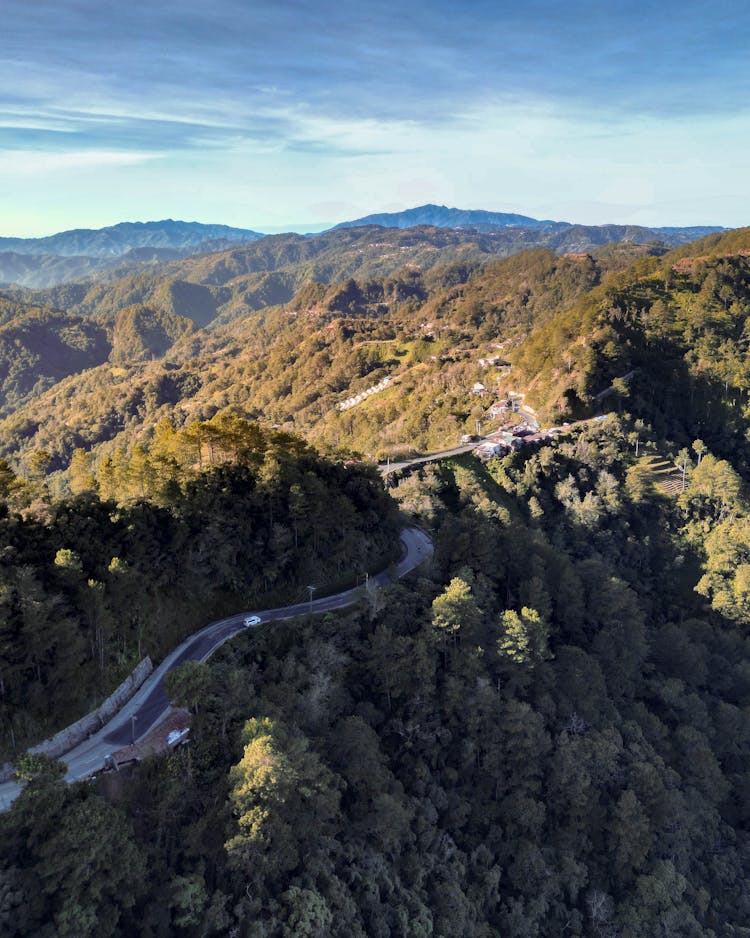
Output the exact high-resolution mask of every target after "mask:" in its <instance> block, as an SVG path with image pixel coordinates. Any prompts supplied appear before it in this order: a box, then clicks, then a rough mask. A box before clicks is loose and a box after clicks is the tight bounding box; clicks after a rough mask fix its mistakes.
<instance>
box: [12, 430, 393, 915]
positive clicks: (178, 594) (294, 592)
mask: <svg viewBox="0 0 750 938" xmlns="http://www.w3.org/2000/svg"><path fill="white" fill-rule="evenodd" d="M46 468H47V466H46V463H45V460H44V459H43V458H40V459H38V460H35V461H34V462H33V464H32V465H31V467H30V472H29V477H28V479H26V480H24V479H20V478H17V477H16V476H14V474H13V473H12V472H11V471H10V469H9V468H8V466H7V464H5V463H3V464H2V467H0V473H1V474H0V497H1V498H2V501H1V502H0V555H1V559H0V648H1V649H2V658H0V761H3V760H2V757H3V756H6V757H7V756H8V755H9V754H10V753H11V752H13V751H15V752H19V751H21V750H22V749H23V747H24V745H29V744H30V743H32V742H35V741H37V740H39V739H40V738H42V737H43V736H44V735H45V734H47V733H49V731H51V730H53V729H58V728H60V727H61V726H64V725H65V724H66V723H68V722H72V721H73V720H74V719H77V718H78V717H79V716H81V715H83V714H84V713H86V712H87V711H88V710H89V709H91V708H92V707H93V706H94V704H95V703H96V702H97V701H98V700H101V699H103V698H104V697H105V696H106V694H107V693H109V691H111V690H112V689H113V688H114V687H115V686H116V685H117V684H118V683H119V682H120V681H121V680H122V679H123V678H124V677H125V676H126V675H127V674H128V673H129V672H130V671H131V670H132V668H133V667H134V666H135V664H137V662H138V661H139V660H141V658H143V657H144V656H145V655H147V654H150V655H151V656H152V657H153V658H154V660H159V659H161V658H162V657H163V656H164V655H165V654H166V653H167V652H168V651H170V650H171V649H172V648H173V647H175V646H176V645H177V644H178V643H179V642H180V641H181V640H182V639H183V638H184V637H185V636H186V635H188V634H190V633H191V632H193V631H195V630H196V629H197V628H199V627H200V626H202V625H204V624H205V623H206V621H208V620H209V619H211V618H216V617H217V616H219V615H221V614H224V613H229V612H235V611H236V610H237V609H242V608H249V607H252V606H256V607H263V606H271V605H274V604H278V603H281V602H282V601H283V600H287V601H294V600H295V599H296V598H297V597H298V596H299V595H300V594H301V593H304V595H307V593H306V590H305V587H306V585H307V584H308V583H309V582H311V581H312V582H315V583H316V584H317V585H319V586H320V588H321V589H324V588H325V587H326V586H328V587H333V586H336V585H338V584H340V583H342V582H348V581H349V579H350V578H353V577H354V576H355V575H356V574H359V573H362V572H363V571H365V570H367V569H376V568H378V567H382V566H385V565H386V564H387V562H388V560H389V559H390V558H391V556H392V555H393V552H394V551H395V550H396V547H397V541H398V533H397V532H398V523H397V518H396V513H395V508H394V506H393V503H392V502H391V501H390V500H389V499H388V498H387V497H386V495H385V493H384V492H383V490H382V487H381V485H380V482H379V480H378V479H377V477H376V476H375V474H374V473H373V472H372V471H371V470H368V469H367V468H363V467H362V468H356V467H350V468H345V467H344V466H342V465H341V464H340V463H331V462H326V461H324V460H322V459H321V458H320V457H319V456H318V454H317V453H316V452H315V451H314V450H313V449H311V448H310V447H308V446H307V445H306V444H305V443H304V442H303V441H302V440H300V439H298V438H295V437H291V436H289V435H288V434H284V433H279V432H274V431H267V430H262V429H261V428H260V427H258V426H257V425H253V424H248V423H247V422H246V421H243V420H241V419H239V418H237V417H232V416H231V415H229V414H225V415H223V416H222V417H220V418H217V419H215V420H213V421H211V422H208V423H200V422H193V423H191V424H190V426H189V427H188V428H186V429H185V430H182V431H177V432H176V431H174V430H173V429H172V428H171V426H169V425H166V424H165V425H162V426H160V428H159V432H158V434H157V436H156V437H155V438H154V440H153V441H152V443H151V445H150V446H149V447H148V448H147V449H146V448H144V447H142V446H136V447H134V448H133V449H132V450H130V451H129V452H128V453H121V454H120V455H119V456H118V458H117V459H116V460H113V459H108V460H104V461H103V462H102V464H101V465H100V466H99V468H98V471H93V469H92V466H91V464H90V461H89V458H88V456H87V454H86V453H85V452H84V451H83V450H79V451H77V452H76V453H75V454H74V458H73V461H72V466H71V489H72V492H73V494H72V495H71V496H70V497H67V498H65V499H63V500H57V499H52V498H51V497H50V493H49V491H48V488H47V486H46V484H45V482H44V477H45V470H46ZM0 920H1V919H0Z"/></svg>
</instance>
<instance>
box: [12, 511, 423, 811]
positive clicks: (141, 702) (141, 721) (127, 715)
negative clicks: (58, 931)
mask: <svg viewBox="0 0 750 938" xmlns="http://www.w3.org/2000/svg"><path fill="white" fill-rule="evenodd" d="M401 544H402V546H403V552H402V555H401V559H400V560H399V561H398V563H397V564H396V565H395V576H396V577H402V576H405V575H406V574H407V573H409V572H410V571H412V570H413V569H414V568H415V567H417V566H419V564H421V563H422V562H423V561H424V560H426V559H427V558H428V557H429V556H430V555H431V554H432V541H431V539H430V538H429V537H428V535H427V534H425V533H424V531H422V530H421V529H419V528H414V527H410V528H404V530H403V531H402V532H401ZM393 578H394V577H393V572H392V568H390V567H389V569H387V570H384V571H382V572H381V573H378V574H376V575H375V576H372V577H370V583H375V584H377V585H379V586H384V585H386V584H388V583H389V582H391V581H392V579H393ZM361 596H362V589H361V587H358V588H354V589H348V590H344V592H342V593H336V594H335V595H333V596H322V597H321V598H320V599H314V600H313V601H312V602H302V603H296V604H294V605H292V606H280V607H278V608H276V609H264V610H260V611H258V610H249V611H247V612H240V613H237V614H236V615H233V616H229V617H228V618H226V619H219V620H217V621H216V622H211V623H209V624H208V625H206V626H205V627H204V628H202V629H201V630H200V631H198V632H195V633H194V634H193V635H191V636H190V637H189V638H187V639H185V641H184V642H183V643H182V644H181V645H179V646H178V647H177V648H175V650H174V651H173V652H171V654H169V655H168V656H167V657H166V658H165V659H164V661H162V663H161V664H160V665H159V667H158V668H156V669H155V670H154V671H153V673H152V674H151V675H150V676H149V677H148V679H147V680H146V681H145V682H144V683H143V685H142V686H141V688H140V689H139V690H138V691H137V693H136V694H135V695H134V696H133V697H132V698H131V699H130V700H129V701H128V702H127V703H126V704H125V705H124V706H123V708H122V709H121V710H120V711H119V712H118V713H116V714H115V716H113V717H112V719H111V720H110V721H109V722H108V723H107V724H105V725H104V726H103V727H102V729H100V730H99V731H98V732H97V733H95V734H94V735H93V736H91V737H89V738H88V739H86V740H84V741H83V742H82V743H80V744H79V745H78V746H76V747H74V748H73V749H71V750H70V752H68V753H66V754H65V755H64V756H62V757H61V761H63V762H65V764H66V765H67V767H68V773H67V775H66V776H65V777H66V780H67V781H69V782H73V781H79V780H80V779H84V778H88V777H89V776H90V775H92V773H94V772H96V771H97V770H98V769H100V768H101V766H102V765H103V764H104V758H105V756H106V755H108V754H109V753H110V752H112V751H113V750H114V749H119V748H120V747H121V746H124V745H127V744H128V743H130V742H131V741H132V737H133V736H134V737H135V740H136V741H137V740H139V739H140V738H142V737H143V736H145V735H146V733H148V731H149V730H150V729H152V728H153V727H154V726H155V725H156V724H157V723H159V722H160V721H161V720H162V719H163V718H164V717H165V716H166V714H167V712H168V711H169V707H170V703H169V698H168V697H167V693H166V690H165V688H164V676H165V674H167V672H168V671H171V670H172V668H174V667H176V666H177V665H179V664H183V663H184V662H185V661H205V660H206V659H207V658H209V657H210V656H211V655H212V654H213V653H214V652H215V651H216V650H217V649H218V648H220V647H221V646H222V645H223V644H224V642H226V641H228V640H229V639H230V638H232V637H233V636H235V635H237V634H238V633H239V632H242V631H244V629H245V624H244V621H245V619H246V618H247V617H248V616H251V615H254V616H259V617H260V619H261V622H260V624H261V625H264V624H266V623H268V622H278V621H281V620H284V619H293V618H295V617H296V616H301V615H309V614H317V613H321V612H330V611H331V610H333V609H343V608H345V607H346V606H351V605H352V604H353V603H354V602H356V601H357V600H358V599H359V598H360V597H361ZM254 627H255V628H257V626H254ZM19 791H20V787H19V786H18V784H17V783H16V782H12V781H11V782H5V783H3V784H0V810H5V809H7V808H9V807H10V805H11V803H12V802H13V801H14V799H15V798H16V796H17V794H18V792H19Z"/></svg>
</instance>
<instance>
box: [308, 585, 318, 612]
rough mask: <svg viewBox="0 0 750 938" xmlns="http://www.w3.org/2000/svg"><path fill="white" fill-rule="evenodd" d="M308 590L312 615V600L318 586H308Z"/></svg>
mask: <svg viewBox="0 0 750 938" xmlns="http://www.w3.org/2000/svg"><path fill="white" fill-rule="evenodd" d="M307 588H308V589H309V590H310V613H311V614H312V598H313V593H314V592H315V590H316V589H317V588H318V587H317V586H308V587H307Z"/></svg>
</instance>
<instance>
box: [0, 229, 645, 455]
mask: <svg viewBox="0 0 750 938" xmlns="http://www.w3.org/2000/svg"><path fill="white" fill-rule="evenodd" d="M650 250H652V249H651V248H636V247H633V246H623V247H617V248H607V249H604V250H603V251H602V252H601V256H599V254H597V255H596V256H595V257H591V256H589V255H583V256H578V255H576V256H572V257H560V256H558V255H556V254H554V253H552V252H550V251H532V252H524V253H521V254H518V255H514V256H513V257H510V258H507V259H504V260H495V261H492V262H490V263H487V264H481V263H479V262H478V261H477V262H468V261H467V262H460V263H452V264H447V265H440V266H435V267H433V268H431V269H430V270H427V271H421V270H420V269H418V268H411V267H408V268H405V269H402V270H400V271H398V272H396V273H394V274H390V275H388V276H387V277H380V278H373V279H370V280H354V279H353V278H349V279H347V280H345V281H343V282H336V283H333V284H326V283H320V282H310V283H306V284H305V285H303V286H302V287H301V288H300V290H299V291H298V292H297V294H296V295H295V296H294V297H293V298H292V300H291V301H290V302H288V303H287V304H286V305H285V306H283V307H271V308H266V309H264V310H263V311H262V312H260V313H253V314H246V315H244V316H242V317H238V318H236V319H235V320H233V321H230V322H228V323H226V324H225V325H223V326H217V327H216V328H213V329H212V330H211V331H210V332H207V331H200V332H194V333H191V332H189V333H188V338H186V339H185V340H183V341H181V342H180V341H177V342H176V343H175V345H174V346H173V347H172V348H171V349H170V350H169V351H168V352H166V353H165V359H164V361H163V363H155V364H144V363H143V358H148V357H151V356H147V355H143V356H140V360H139V357H135V358H134V356H133V355H130V356H128V355H125V354H121V353H120V352H119V351H118V350H117V349H116V350H115V353H114V355H112V356H110V358H109V360H108V361H107V362H106V363H104V364H102V365H101V366H100V367H98V368H93V369H90V370H88V371H86V372H85V373H83V374H80V375H77V376H75V377H71V378H69V379H67V380H65V381H62V382H60V383H59V384H58V385H57V386H56V387H54V388H52V389H51V390H50V391H49V392H48V393H47V394H45V395H44V397H43V398H41V399H40V400H38V401H36V402H33V403H31V404H29V405H28V406H25V407H21V408H19V409H18V410H17V411H16V413H14V414H13V416H12V417H10V418H9V419H8V420H7V421H6V422H5V423H4V424H3V425H2V427H1V429H2V434H3V439H4V441H5V443H4V450H3V451H4V454H5V455H6V456H17V455H22V456H24V458H25V459H26V460H27V459H28V458H30V456H31V455H32V454H33V452H35V451H36V450H39V449H42V450H44V451H47V452H49V453H50V454H51V455H52V457H53V464H52V465H53V468H54V469H63V468H64V467H65V466H66V465H67V464H68V462H69V459H70V456H71V455H72V452H73V450H74V449H76V448H77V447H84V448H86V449H90V448H92V447H97V446H98V447H103V451H106V452H109V451H111V449H112V448H113V446H116V445H127V442H128V441H129V440H131V439H132V437H133V435H134V434H135V435H136V436H141V437H143V438H148V436H149V435H150V433H151V432H152V430H153V427H154V426H155V425H156V423H157V422H158V420H159V419H161V418H163V417H168V418H169V419H172V420H174V421H175V422H176V423H177V424H178V425H181V424H182V423H184V422H185V421H187V420H190V419H194V418H195V417H201V418H203V419H207V418H210V417H212V416H213V415H214V414H215V413H217V412H219V411H220V410H221V409H222V408H225V407H227V406H229V405H231V406H234V407H241V408H243V410H244V411H245V413H246V414H247V415H248V416H249V417H251V418H256V419H263V420H266V421H269V422H271V423H274V424H278V425H281V426H283V427H284V428H285V429H289V430H293V431H295V432H299V433H303V434H305V435H306V436H308V437H309V438H311V439H313V440H315V441H316V442H320V443H323V444H325V445H326V446H329V447H339V448H340V447H348V448H350V449H351V448H354V449H356V450H360V451H362V452H364V453H368V452H377V453H380V454H382V455H384V456H385V455H387V454H389V453H392V452H395V451H397V450H398V449H399V448H403V447H415V448H422V449H429V448H434V447H439V446H442V445H452V444H454V443H455V442H457V440H458V439H459V438H460V436H461V434H462V433H464V432H467V431H468V432H473V430H474V427H475V423H476V420H477V419H480V418H481V417H482V416H483V414H484V409H485V408H484V407H483V406H482V403H481V401H480V400H479V399H478V398H476V397H475V396H473V395H472V394H471V388H472V386H473V384H474V383H475V382H476V381H477V380H480V381H486V382H488V385H489V384H490V383H494V382H495V381H496V380H497V375H498V370H497V365H498V362H499V363H502V362H503V361H504V359H505V355H506V354H507V352H508V351H510V348H511V347H512V346H513V345H514V344H515V343H517V342H518V341H520V340H521V339H522V338H523V337H524V336H525V335H526V334H527V332H528V331H529V330H530V329H531V328H532V327H533V326H534V325H535V324H536V323H537V322H541V321H543V320H544V319H546V318H548V317H550V316H551V315H553V314H554V313H556V312H558V311H559V310H561V309H566V308H568V307H569V306H570V305H571V304H572V303H573V302H574V301H575V300H577V299H578V298H579V297H580V296H581V295H582V294H585V293H586V292H587V291H589V290H590V289H591V288H592V287H594V286H595V285H596V284H597V283H599V281H600V280H601V279H602V278H603V277H606V276H608V275H609V273H611V272H612V271H613V270H617V269H620V268H621V267H622V266H623V265H625V266H627V264H628V263H629V262H630V261H631V260H632V258H633V256H634V255H637V254H638V253H641V254H642V253H643V252H644V251H650ZM184 286H185V287H187V288H190V289H191V290H194V291H201V290H202V291H204V293H203V296H206V295H208V289H207V288H206V287H203V286H199V285H194V284H187V283H185V284H184ZM135 296H136V294H134V293H130V292H128V293H126V294H124V295H123V296H122V297H121V301H122V302H126V301H127V302H131V301H133V300H134V298H135ZM137 296H142V294H141V293H138V294H137ZM183 299H184V294H183V293H180V292H175V291H171V292H170V293H169V296H167V294H166V293H165V292H162V293H161V294H160V296H159V297H158V298H157V299H156V301H155V303H156V305H155V307H149V308H150V309H151V308H153V309H156V310H161V311H162V314H163V315H162V318H163V319H164V320H165V321H168V322H172V321H173V319H174V315H175V313H176V312H177V311H179V310H184V304H183V302H182V300H183ZM76 308H80V307H76ZM116 309H117V304H116V303H115V304H114V305H113V307H112V309H111V310H110V311H109V313H108V316H109V317H111V316H114V315H117V316H119V317H122V316H123V315H124V314H123V313H115V312H114V311H115V310H116ZM100 315H101V314H100ZM106 318H107V317H105V320H106ZM118 321H120V320H119V319H118ZM179 322H182V323H184V320H180V321H179ZM185 331H187V330H185ZM173 335H174V334H173ZM143 342H144V339H143V337H140V338H134V339H133V342H131V343H129V344H128V345H126V346H125V347H126V348H133V347H137V348H139V347H140V346H141V345H142V344H143ZM500 343H502V347H501V348H499V349H498V347H497V346H498V345H499V344H500ZM161 348H162V346H159V350H161ZM483 358H484V359H485V362H486V360H488V359H489V360H492V362H493V364H492V365H491V366H490V367H489V370H488V367H487V365H486V363H485V365H482V364H481V363H480V359H483ZM113 359H117V361H116V367H115V368H113V367H112V361H113ZM387 376H390V377H391V378H393V379H394V383H393V385H392V387H391V388H390V389H389V390H388V391H387V392H385V393H383V394H379V395H377V396H375V397H373V398H372V399H371V400H369V401H368V402H367V404H365V405H362V406H360V407H357V408H355V409H352V410H349V411H346V412H342V411H340V410H338V408H337V405H339V404H340V403H341V402H342V401H343V400H345V399H346V398H348V397H349V396H351V395H356V394H357V393H358V392H360V391H362V390H363V389H365V388H367V387H370V386H372V385H374V384H376V383H378V382H379V381H380V380H381V379H382V378H383V377H387ZM61 427H64V428H65V430H64V431H61Z"/></svg>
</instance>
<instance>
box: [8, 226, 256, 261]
mask: <svg viewBox="0 0 750 938" xmlns="http://www.w3.org/2000/svg"><path fill="white" fill-rule="evenodd" d="M262 237H263V235H262V234H261V233H260V232H257V231H252V230H250V229H247V228H232V227H231V226H229V225H213V224H209V225H207V224H203V223H202V222H186V221H178V220H177V221H176V220H174V219H172V218H164V219H161V220H160V221H146V222H118V223H117V224H116V225H108V226H107V227H104V228H71V229H69V230H66V231H59V232H56V233H55V234H51V235H47V236H46V237H43V238H13V237H0V251H13V252H15V253H16V254H32V255H35V254H56V255H58V256H60V257H76V256H86V257H119V256H121V255H123V254H127V253H128V251H130V250H132V249H133V248H142V247H154V248H179V247H186V246H195V245H198V244H204V243H206V242H211V241H219V240H223V241H255V240H257V239H258V238H262Z"/></svg>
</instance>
